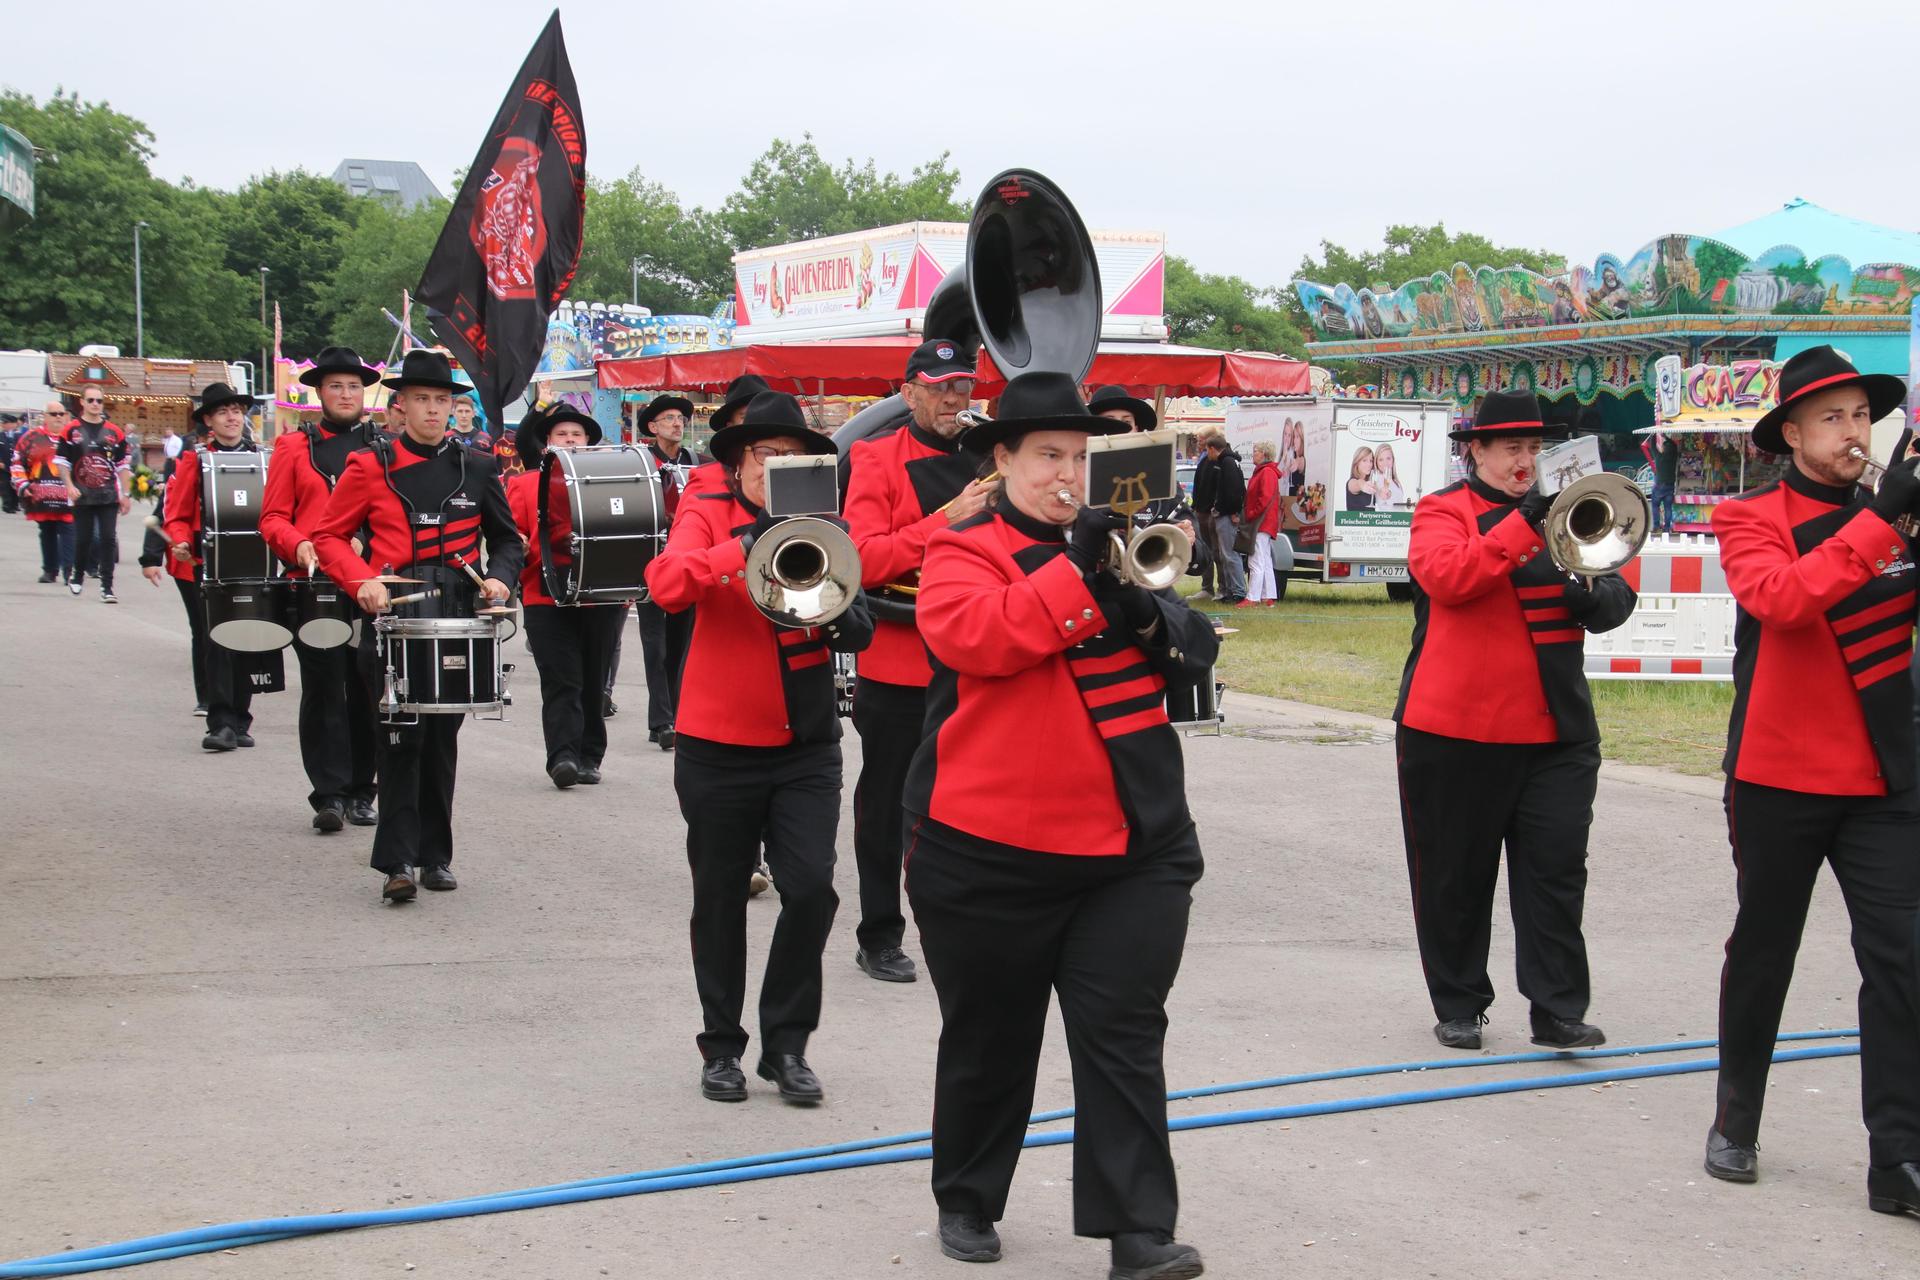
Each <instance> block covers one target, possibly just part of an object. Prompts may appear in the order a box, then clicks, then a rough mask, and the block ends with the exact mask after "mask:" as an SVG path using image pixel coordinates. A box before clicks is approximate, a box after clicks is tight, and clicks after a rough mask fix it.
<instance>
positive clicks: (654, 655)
mask: <svg viewBox="0 0 1920 1280" xmlns="http://www.w3.org/2000/svg"><path fill="white" fill-rule="evenodd" d="M634 611H635V612H636V613H638V614H639V615H640V661H641V662H642V663H644V664H645V666H646V669H647V728H648V729H649V730H660V729H671V728H673V720H674V715H675V713H676V712H677V711H678V710H679V707H680V672H681V671H682V670H683V669H684V668H685V667H686V665H687V642H688V641H690V640H691V639H692V638H693V610H691V609H682V610H681V611H680V612H679V613H668V612H667V611H666V610H665V609H662V608H661V607H660V606H659V605H657V604H655V603H653V601H651V600H642V601H640V603H639V604H638V605H636V606H635V610H634Z"/></svg>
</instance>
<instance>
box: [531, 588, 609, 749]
mask: <svg viewBox="0 0 1920 1280" xmlns="http://www.w3.org/2000/svg"><path fill="white" fill-rule="evenodd" d="M626 616H627V611H626V609H625V608H624V607H621V606H615V605H552V604H530V605H526V606H524V607H523V608H522V609H521V617H523V618H524V619H526V624H527V648H528V649H529V650H531V651H532V653H533V661H534V665H535V666H536V667H538V668H539V670H540V727H541V730H542V732H543V733H544V734H545V735H546V740H547V768H549V769H551V768H553V766H554V765H556V764H558V763H559V762H560V761H562V760H572V761H573V762H574V763H575V764H590V765H595V766H597V765H599V763H600V761H601V759H602V758H604V757H605V756H606V754H607V721H606V716H605V714H604V713H605V711H606V681H607V664H608V663H609V662H610V661H611V660H612V656H613V645H614V641H615V639H616V638H617V637H618V636H619V634H620V626H621V624H622V623H623V622H625V621H626Z"/></svg>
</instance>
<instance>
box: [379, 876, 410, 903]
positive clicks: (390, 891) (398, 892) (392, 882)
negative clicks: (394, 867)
mask: <svg viewBox="0 0 1920 1280" xmlns="http://www.w3.org/2000/svg"><path fill="white" fill-rule="evenodd" d="M417 892H419V889H418V886H416V885H415V884H414V883H413V877H412V876H410V875H408V874H407V873H406V872H404V871H396V872H394V873H393V874H392V875H390V876H388V877H387V884H386V887H385V888H384V889H382V890H380V896H381V897H383V898H385V899H386V900H387V901H388V902H412V901H413V895H414V894H415V893H417Z"/></svg>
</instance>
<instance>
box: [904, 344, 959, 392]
mask: <svg viewBox="0 0 1920 1280" xmlns="http://www.w3.org/2000/svg"><path fill="white" fill-rule="evenodd" d="M971 377H973V360H972V359H971V358H970V357H968V355H967V351H966V348H965V347H963V346H961V345H960V344H959V343H957V342H955V341H954V340H953V339H951V338H928V339H927V340H926V341H925V342H923V343H921V344H920V345H919V346H918V347H915V348H914V351H913V354H912V355H910V356H908V357H907V378H906V380H907V381H908V382H912V381H913V380H914V379H915V378H918V379H920V381H922V382H951V381H953V379H955V378H971Z"/></svg>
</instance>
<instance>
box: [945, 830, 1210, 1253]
mask: <svg viewBox="0 0 1920 1280" xmlns="http://www.w3.org/2000/svg"><path fill="white" fill-rule="evenodd" d="M956 835H957V833H953V832H950V831H947V830H944V829H942V828H939V827H938V825H937V824H935V823H931V822H928V821H926V820H916V821H915V822H914V824H913V826H912V827H911V828H910V831H909V836H908V838H909V841H910V844H909V847H908V851H907V896H908V897H909V899H911V901H912V903H913V918H914V921H915V923H916V924H918V925H919V927H920V945H921V947H922V949H923V950H924V951H925V953H926V958H927V970H928V972H929V973H930V974H931V975H932V977H933V986H934V991H935V993H936V994H937V995H938V996H939V999H940V1054H939V1066H938V1068H937V1070H936V1072H935V1076H934V1086H933V1198H934V1200H935V1201H936V1202H937V1203H938V1204H939V1206H940V1208H941V1209H943V1210H948V1211H951V1212H956V1213H970V1214H978V1215H980V1216H982V1217H985V1218H988V1219H991V1220H993V1221H996V1222H997V1221H999V1220H1000V1219H1001V1218H1002V1217H1004V1216H1005V1214H1006V1208H1007V1189H1008V1187H1009V1186H1010V1185H1011V1184H1012V1182H1013V1171H1014V1166H1015V1164H1016V1163H1017V1162H1018V1161H1019V1159H1020V1144H1021V1141H1022V1139H1023V1138H1024V1137H1025V1136H1026V1132H1027V1118H1028V1116H1030V1115H1031V1114H1032V1112H1033V1090H1034V1078H1035V1075H1036V1073H1037V1072H1038V1070H1039V1067H1040V1047H1041V1043H1042V1041H1043V1040H1044V1038H1045V1036H1046V1029H1047V1006H1048V1004H1049V1002H1050V1000H1051V998H1052V993H1053V992H1056V991H1057V992H1059V994H1060V1013H1061V1017H1062V1019H1063V1021H1064V1022H1065V1023H1066V1030H1067V1051H1068V1053H1069V1054H1070V1055H1071V1057H1072V1060H1073V1101H1074V1107H1075V1108H1076V1112H1075V1119H1074V1144H1073V1229H1074V1232H1075V1233H1076V1234H1078V1235H1083V1236H1111V1235H1116V1234H1118V1233H1120V1232H1124V1231H1167V1232H1171V1231H1172V1230H1173V1229H1174V1220H1175V1218H1176V1216H1177V1215H1178V1212H1179V1190H1178V1187H1177V1186H1176V1184H1175V1180H1174V1171H1173V1152H1172V1149H1171V1147H1170V1146H1169V1145H1168V1142H1167V1097H1166V1093H1167V1082H1166V1072H1165V1069H1164V1066H1163V1063H1162V1056H1163V1053H1164V1050H1165V1047H1166V1039H1167V1013H1166V1005H1167V993H1168V992H1169V991H1170V990H1172V988H1173V980H1174V976H1175V975H1176V974H1177V973H1178V972H1179V970H1180V956H1181V952H1182V951H1183V949H1184V948H1185V946H1186V938H1187V912H1188V909H1189V907H1190V906H1191V905H1192V901H1193V899H1192V893H1191V890H1192V888H1193V885H1194V883H1195V882H1196V881H1197V880H1199V878H1200V873H1201V870H1202V862H1201V857H1200V841H1199V837H1198V836H1197V835H1196V834H1195V833H1194V831H1193V829H1192V828H1191V827H1188V829H1187V830H1186V832H1185V833H1183V834H1182V835H1180V836H1179V837H1176V838H1175V839H1174V840H1173V841H1172V842H1171V843H1169V844H1168V845H1167V846H1166V847H1165V848H1163V849H1161V850H1159V851H1157V852H1155V853H1153V854H1151V855H1145V856H1138V855H1136V856H1127V857H1064V856H1061V855H1059V854H1051V853H1030V852H1027V851H1024V850H1018V849H1009V848H1005V847H1003V846H988V845H984V844H983V843H982V842H977V841H969V840H966V839H965V838H964V837H960V838H956Z"/></svg>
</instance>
